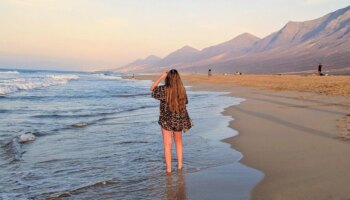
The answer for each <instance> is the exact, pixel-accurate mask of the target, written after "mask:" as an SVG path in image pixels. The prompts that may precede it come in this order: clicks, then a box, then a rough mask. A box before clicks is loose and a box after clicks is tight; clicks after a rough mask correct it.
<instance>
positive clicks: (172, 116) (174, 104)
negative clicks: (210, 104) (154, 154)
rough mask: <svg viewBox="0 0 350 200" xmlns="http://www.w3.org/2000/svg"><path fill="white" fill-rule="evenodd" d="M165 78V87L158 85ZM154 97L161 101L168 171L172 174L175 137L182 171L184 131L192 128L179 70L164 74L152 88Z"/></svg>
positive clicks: (161, 121) (161, 120)
mask: <svg viewBox="0 0 350 200" xmlns="http://www.w3.org/2000/svg"><path fill="white" fill-rule="evenodd" d="M164 78H165V85H162V86H158V84H159V83H160V82H161V81H162V79H164ZM151 91H152V97H153V98H155V99H158V100H160V115H159V121H158V124H159V125H160V126H161V128H162V134H163V143H164V157H165V162H166V171H167V172H168V173H170V172H171V142H172V134H173V135H174V140H175V145H176V155H177V161H178V165H177V168H178V169H179V170H181V169H182V131H183V132H186V131H187V130H189V129H190V128H191V127H192V124H191V119H190V117H189V116H188V113H187V110H186V104H187V103H188V101H187V95H186V90H185V87H184V86H183V84H182V81H181V78H180V75H179V73H178V72H177V70H175V69H172V70H170V71H169V73H167V72H163V73H162V75H161V76H160V77H159V78H158V80H157V81H156V82H154V83H153V85H152V86H151Z"/></svg>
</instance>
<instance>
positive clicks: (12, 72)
mask: <svg viewBox="0 0 350 200" xmlns="http://www.w3.org/2000/svg"><path fill="white" fill-rule="evenodd" d="M1 74H19V72H18V71H5V72H1V71H0V75H1Z"/></svg>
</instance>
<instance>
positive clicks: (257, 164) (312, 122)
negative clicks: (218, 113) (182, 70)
mask: <svg viewBox="0 0 350 200" xmlns="http://www.w3.org/2000/svg"><path fill="white" fill-rule="evenodd" d="M154 77H155V76H152V75H149V76H141V77H138V78H140V79H154ZM182 78H183V80H184V81H185V82H186V84H187V85H192V86H193V88H192V89H193V90H203V91H224V92H230V95H232V96H234V97H241V98H244V99H246V100H245V101H244V102H242V103H241V104H240V105H238V106H231V107H229V108H227V109H226V110H225V112H224V114H225V115H229V116H233V118H234V120H233V121H231V123H230V127H232V128H234V129H235V130H238V131H239V135H238V136H235V137H231V138H227V139H225V140H224V142H227V143H229V144H231V145H232V147H233V148H235V149H237V150H239V151H241V152H242V153H243V155H244V157H243V159H242V160H241V162H242V163H243V164H245V165H248V166H250V167H253V168H255V169H258V170H260V171H262V172H263V173H264V174H265V177H264V179H263V180H262V181H261V182H260V183H259V184H258V185H257V186H256V187H255V188H254V189H253V191H252V199H269V200H271V199H287V200H288V199H318V200H320V199H349V198H350V192H349V186H348V183H349V182H350V173H349V171H348V170H349V169H350V157H349V156H348V155H349V154H350V142H349V141H348V139H349V136H350V133H349V132H350V115H349V114H350V99H349V96H350V89H349V87H350V84H349V83H350V77H347V76H329V77H317V76H299V75H243V76H235V75H227V76H224V75H214V76H212V77H207V76H206V75H183V76H182Z"/></svg>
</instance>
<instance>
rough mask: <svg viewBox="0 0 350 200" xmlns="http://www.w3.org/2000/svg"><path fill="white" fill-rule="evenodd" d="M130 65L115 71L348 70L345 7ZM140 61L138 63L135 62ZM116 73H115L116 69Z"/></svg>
mask: <svg viewBox="0 0 350 200" xmlns="http://www.w3.org/2000/svg"><path fill="white" fill-rule="evenodd" d="M142 61H144V60H139V62H137V61H135V62H133V63H132V64H129V65H127V66H124V67H122V68H120V69H119V70H124V72H156V71H160V70H161V69H163V68H178V69H181V71H186V72H206V71H207V70H208V68H211V69H213V70H214V71H216V72H228V73H231V72H236V71H240V72H244V73H284V72H298V71H307V70H314V69H316V66H317V65H318V63H321V62H322V63H323V64H324V65H325V69H330V70H332V69H333V70H336V71H341V69H342V68H344V69H348V68H349V67H350V6H348V7H346V8H343V9H340V10H337V11H335V12H332V13H329V14H327V15H325V16H323V17H321V18H318V19H314V20H309V21H305V22H288V23H287V24H286V25H285V26H284V27H283V28H282V29H280V30H278V31H277V32H274V33H272V34H270V35H268V36H266V37H264V38H261V39H260V38H258V37H256V36H254V35H251V34H249V33H244V34H242V35H239V36H237V37H235V38H233V39H232V40H230V41H227V42H224V43H221V44H218V45H214V46H211V47H207V48H204V49H203V50H201V51H199V50H197V49H194V48H192V47H189V46H185V47H183V48H181V49H179V50H177V51H175V52H173V53H170V54H169V55H168V56H166V57H164V58H163V59H160V58H158V59H154V60H153V61H152V62H147V64H145V62H142ZM139 63H140V64H139ZM116 71H118V69H116Z"/></svg>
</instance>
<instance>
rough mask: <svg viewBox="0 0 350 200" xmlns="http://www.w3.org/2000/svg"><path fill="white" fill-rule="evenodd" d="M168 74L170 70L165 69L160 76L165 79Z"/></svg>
mask: <svg viewBox="0 0 350 200" xmlns="http://www.w3.org/2000/svg"><path fill="white" fill-rule="evenodd" d="M167 75H168V71H166V70H164V71H163V72H162V75H160V77H161V78H162V79H163V78H165V77H166V76H167Z"/></svg>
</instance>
